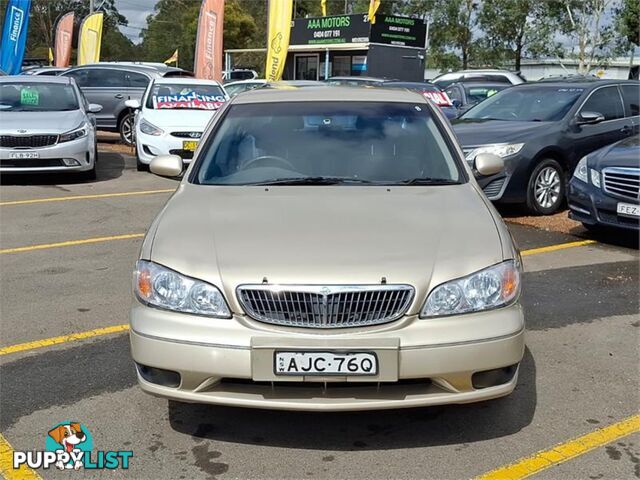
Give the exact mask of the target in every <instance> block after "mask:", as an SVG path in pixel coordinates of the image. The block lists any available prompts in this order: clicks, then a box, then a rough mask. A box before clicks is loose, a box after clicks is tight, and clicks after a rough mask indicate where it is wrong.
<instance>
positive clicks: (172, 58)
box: [164, 48, 178, 65]
mask: <svg viewBox="0 0 640 480" xmlns="http://www.w3.org/2000/svg"><path fill="white" fill-rule="evenodd" d="M164 63H175V64H176V65H177V64H178V49H177V48H176V51H175V52H173V55H171V56H170V57H169V58H167V59H166V60H165V61H164Z"/></svg>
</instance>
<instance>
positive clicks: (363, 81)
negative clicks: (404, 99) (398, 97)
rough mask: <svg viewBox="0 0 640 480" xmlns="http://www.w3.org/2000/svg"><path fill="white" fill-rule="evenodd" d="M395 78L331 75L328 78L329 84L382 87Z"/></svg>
mask: <svg viewBox="0 0 640 480" xmlns="http://www.w3.org/2000/svg"><path fill="white" fill-rule="evenodd" d="M389 81H393V79H387V78H378V77H331V78H329V80H327V83H328V84H329V85H341V86H348V87H382V84H383V83H385V82H389Z"/></svg>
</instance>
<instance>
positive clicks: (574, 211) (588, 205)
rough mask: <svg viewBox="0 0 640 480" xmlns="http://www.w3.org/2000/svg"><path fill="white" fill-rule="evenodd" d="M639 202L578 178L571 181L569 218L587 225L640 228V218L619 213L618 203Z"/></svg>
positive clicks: (628, 228) (627, 228)
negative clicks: (620, 197) (608, 193)
mask: <svg viewBox="0 0 640 480" xmlns="http://www.w3.org/2000/svg"><path fill="white" fill-rule="evenodd" d="M620 202H622V203H631V204H637V203H638V202H637V201H636V202H634V201H633V200H623V199H616V198H614V197H611V196H609V195H607V194H606V193H605V192H603V191H602V190H601V189H599V188H596V187H595V186H593V185H591V184H586V183H584V182H582V181H580V180H578V179H576V178H572V179H571V182H569V218H572V219H573V220H577V221H579V222H582V223H584V224H586V225H594V226H595V225H601V226H605V227H615V228H622V229H626V230H636V231H637V230H640V219H638V218H633V217H626V216H623V215H618V213H617V206H618V203H620Z"/></svg>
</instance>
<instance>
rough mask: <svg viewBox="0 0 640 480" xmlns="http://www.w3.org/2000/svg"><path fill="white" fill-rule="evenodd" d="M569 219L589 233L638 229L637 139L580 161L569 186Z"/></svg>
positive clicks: (639, 180)
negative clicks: (578, 223) (595, 230)
mask: <svg viewBox="0 0 640 480" xmlns="http://www.w3.org/2000/svg"><path fill="white" fill-rule="evenodd" d="M569 217H570V218H573V219H574V220H578V221H579V222H582V224H583V225H584V226H585V227H587V228H588V229H591V230H593V229H598V228H600V227H618V228H625V229H633V230H638V229H639V226H640V135H634V136H632V137H629V138H625V139H624V140H621V141H619V142H617V143H614V144H613V145H609V146H607V147H604V148H601V149H600V150H596V151H595V152H593V153H590V154H589V155H587V156H586V157H583V158H582V159H581V160H580V162H578V166H577V167H576V169H575V171H574V172H573V178H572V179H571V182H570V183H569Z"/></svg>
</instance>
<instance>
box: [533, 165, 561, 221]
mask: <svg viewBox="0 0 640 480" xmlns="http://www.w3.org/2000/svg"><path fill="white" fill-rule="evenodd" d="M565 192H566V185H565V180H564V170H563V169H562V166H561V165H560V164H559V163H558V162H557V161H555V160H553V159H552V158H546V159H544V160H542V161H541V162H540V163H539V164H538V165H537V166H536V168H534V169H533V172H531V177H529V185H528V187H527V207H529V210H531V212H532V213H534V214H536V215H552V214H554V213H556V212H557V211H558V210H560V207H561V206H562V202H563V201H564V198H565Z"/></svg>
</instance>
